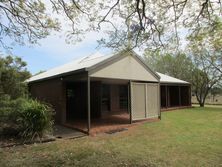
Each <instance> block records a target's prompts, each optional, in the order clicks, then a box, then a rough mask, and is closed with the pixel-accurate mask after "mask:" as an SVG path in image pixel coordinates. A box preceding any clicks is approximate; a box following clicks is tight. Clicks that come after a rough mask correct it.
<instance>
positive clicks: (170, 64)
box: [144, 51, 194, 82]
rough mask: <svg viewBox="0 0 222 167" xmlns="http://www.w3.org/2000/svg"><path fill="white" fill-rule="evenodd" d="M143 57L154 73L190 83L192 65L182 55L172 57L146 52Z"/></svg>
mask: <svg viewBox="0 0 222 167" xmlns="http://www.w3.org/2000/svg"><path fill="white" fill-rule="evenodd" d="M144 56H145V60H146V62H147V64H148V65H149V66H150V67H151V68H152V69H153V70H154V71H157V72H161V73H164V74H167V75H170V76H173V77H175V78H179V79H182V80H185V81H188V82H192V77H191V75H190V74H191V73H192V71H193V69H194V65H193V62H192V60H191V59H190V58H189V57H187V56H186V55H185V54H184V53H178V54H176V55H172V54H169V53H165V54H161V53H160V52H154V53H151V52H149V51H146V52H145V54H144Z"/></svg>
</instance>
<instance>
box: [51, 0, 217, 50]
mask: <svg viewBox="0 0 222 167" xmlns="http://www.w3.org/2000/svg"><path fill="white" fill-rule="evenodd" d="M50 1H51V3H52V4H53V8H54V10H55V11H56V12H58V13H59V12H63V13H64V14H65V15H66V16H67V18H68V19H69V20H70V22H71V25H72V26H71V30H70V33H69V34H70V36H69V37H70V38H73V37H74V38H75V37H76V36H78V35H79V34H81V33H84V32H88V31H91V30H93V31H101V30H102V29H103V30H104V31H106V33H107V34H108V38H102V39H101V40H100V41H99V43H100V44H104V45H105V46H108V47H112V48H125V47H128V46H129V45H128V44H129V42H128V41H129V40H130V41H131V42H130V46H131V48H133V47H136V46H141V45H146V46H148V47H150V48H152V47H158V46H162V45H167V44H168V40H169V39H172V40H173V42H176V43H177V44H178V43H179V32H178V30H179V29H181V28H182V27H188V28H196V27H199V25H200V23H202V22H213V19H212V16H213V15H217V16H220V13H221V10H220V9H221V5H220V4H221V3H220V0H219V1H214V0H212V1H211V0H157V1H151V0H115V1H105V0H95V1H87V2H85V1H75V0H72V1H64V0H50ZM84 20H85V21H84ZM83 24H84V25H87V26H84V27H85V28H83V26H81V25H83ZM107 26H108V28H107ZM169 34H170V35H169ZM171 37H173V38H171Z"/></svg>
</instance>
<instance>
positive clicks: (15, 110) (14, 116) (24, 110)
mask: <svg viewBox="0 0 222 167" xmlns="http://www.w3.org/2000/svg"><path fill="white" fill-rule="evenodd" d="M0 105H1V107H0V113H1V114H0V122H1V123H0V127H1V128H0V133H2V135H5V136H6V135H10V136H17V135H19V136H20V137H22V138H24V139H34V138H35V137H40V138H41V137H42V136H43V135H44V134H45V133H49V132H51V131H52V125H53V121H52V120H53V110H52V108H51V107H50V106H49V105H46V104H43V103H40V102H38V101H37V100H32V99H28V98H18V99H16V100H11V99H10V98H7V97H4V98H1V99H0Z"/></svg>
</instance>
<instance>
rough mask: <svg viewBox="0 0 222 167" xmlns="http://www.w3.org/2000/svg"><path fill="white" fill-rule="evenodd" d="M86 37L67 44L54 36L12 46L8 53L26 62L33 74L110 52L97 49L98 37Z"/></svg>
mask: <svg viewBox="0 0 222 167" xmlns="http://www.w3.org/2000/svg"><path fill="white" fill-rule="evenodd" d="M86 36H87V37H86V38H85V39H84V40H83V41H82V42H79V43H76V44H67V43H66V42H65V37H63V36H62V34H54V35H50V36H48V37H47V38H45V39H42V40H40V41H39V42H38V43H39V44H36V45H32V46H27V45H25V46H21V45H14V46H13V48H12V50H10V53H11V54H12V55H14V56H19V57H21V58H22V59H23V60H24V61H26V62H27V69H28V70H29V71H30V72H31V73H32V74H35V73H37V72H39V71H41V70H48V69H50V68H53V67H56V66H59V65H62V64H65V63H68V62H70V61H72V60H74V59H76V58H78V57H83V56H88V55H90V54H93V53H95V52H101V53H103V54H109V53H111V52H112V51H111V50H110V49H108V48H98V43H97V41H96V40H97V39H99V36H100V35H98V34H96V33H89V34H87V35H86ZM95 37H97V38H95ZM10 53H8V54H10ZM5 54H7V53H5Z"/></svg>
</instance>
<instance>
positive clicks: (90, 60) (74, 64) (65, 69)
mask: <svg viewBox="0 0 222 167" xmlns="http://www.w3.org/2000/svg"><path fill="white" fill-rule="evenodd" d="M114 55H115V54H113V55H106V56H104V55H102V54H101V53H99V52H97V53H95V54H92V55H89V56H85V57H83V58H79V59H77V60H74V61H71V62H69V63H67V64H64V65H62V66H59V67H56V68H53V69H50V70H48V71H46V72H43V73H41V74H38V75H35V76H33V77H31V78H30V79H28V80H27V82H33V81H38V80H42V79H47V78H51V77H54V76H58V75H62V74H66V73H69V72H74V71H77V70H81V69H86V68H90V67H92V66H94V65H96V64H98V63H100V62H102V61H104V60H106V59H108V58H110V57H112V56H114ZM157 74H158V75H159V76H160V83H182V84H189V83H188V82H186V81H183V80H180V79H177V78H174V77H170V76H168V75H165V74H162V73H159V72H157Z"/></svg>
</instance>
